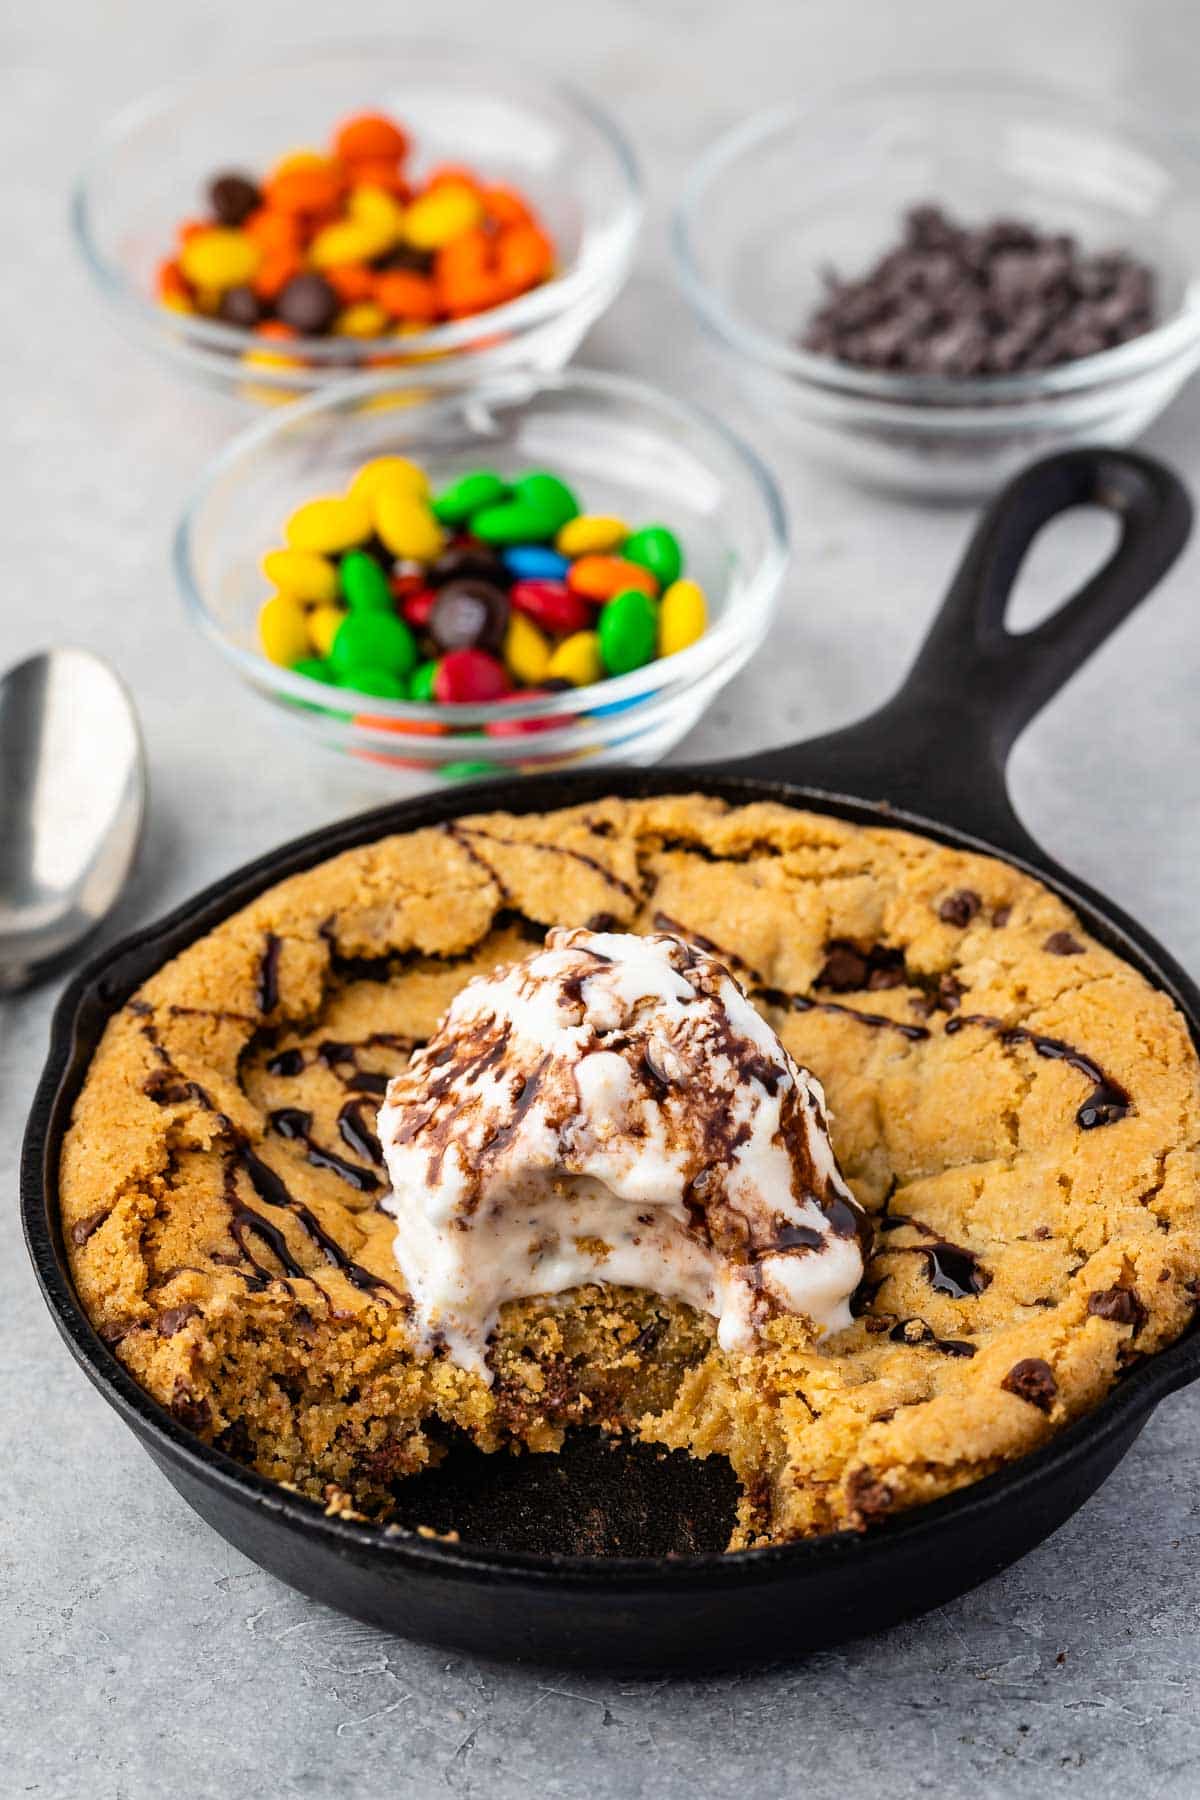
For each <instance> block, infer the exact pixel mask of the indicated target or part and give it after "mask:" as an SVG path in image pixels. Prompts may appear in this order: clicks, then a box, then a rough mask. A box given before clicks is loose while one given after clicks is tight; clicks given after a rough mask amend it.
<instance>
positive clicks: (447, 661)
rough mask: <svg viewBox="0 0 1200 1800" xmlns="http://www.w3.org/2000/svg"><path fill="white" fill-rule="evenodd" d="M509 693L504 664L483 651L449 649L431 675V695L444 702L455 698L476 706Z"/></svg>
mask: <svg viewBox="0 0 1200 1800" xmlns="http://www.w3.org/2000/svg"><path fill="white" fill-rule="evenodd" d="M508 692H509V685H508V676H507V674H506V673H505V670H504V665H503V663H499V662H497V661H496V658H495V657H494V656H489V655H488V653H487V651H486V650H448V651H447V652H446V655H445V656H443V658H442V660H441V661H440V662H439V664H438V666H437V673H436V675H435V676H434V678H433V697H434V699H435V700H439V701H441V702H442V704H443V705H446V704H453V703H454V702H456V701H457V702H460V703H463V702H469V703H471V704H474V705H477V704H479V703H480V702H483V701H488V700H502V699H503V698H504V696H505V694H507V693H508Z"/></svg>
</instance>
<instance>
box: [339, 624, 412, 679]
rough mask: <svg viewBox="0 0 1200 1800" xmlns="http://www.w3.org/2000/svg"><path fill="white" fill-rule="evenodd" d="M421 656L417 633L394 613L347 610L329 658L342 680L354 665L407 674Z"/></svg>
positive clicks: (355, 668)
mask: <svg viewBox="0 0 1200 1800" xmlns="http://www.w3.org/2000/svg"><path fill="white" fill-rule="evenodd" d="M416 660H417V646H416V643H415V642H414V640H413V634H412V632H411V631H410V630H409V629H408V626H407V625H406V624H405V623H404V620H403V619H398V618H396V616H395V614H394V613H384V612H373V611H366V612H351V613H347V614H346V617H345V618H344V619H343V620H342V623H341V625H340V626H339V627H338V634H337V636H336V637H335V638H334V640H333V649H332V650H331V651H330V653H329V661H330V664H331V665H332V668H333V672H334V675H335V676H336V678H337V680H338V681H339V682H345V680H346V677H347V675H348V673H349V672H350V670H351V669H353V670H355V671H356V672H357V671H359V670H363V669H381V670H383V672H384V673H385V674H388V675H407V674H408V672H409V670H410V669H411V668H412V667H413V665H414V664H415V662H416Z"/></svg>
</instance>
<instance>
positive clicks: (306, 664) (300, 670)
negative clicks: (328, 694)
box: [292, 656, 333, 681]
mask: <svg viewBox="0 0 1200 1800" xmlns="http://www.w3.org/2000/svg"><path fill="white" fill-rule="evenodd" d="M292 674H293V675H307V676H308V679H309V680H310V681H332V680H333V676H332V675H331V674H330V672H329V664H328V663H327V662H322V660H321V658H320V657H319V656H302V657H301V658H300V661H299V662H294V663H293V664H292Z"/></svg>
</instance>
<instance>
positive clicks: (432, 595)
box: [392, 582, 437, 631]
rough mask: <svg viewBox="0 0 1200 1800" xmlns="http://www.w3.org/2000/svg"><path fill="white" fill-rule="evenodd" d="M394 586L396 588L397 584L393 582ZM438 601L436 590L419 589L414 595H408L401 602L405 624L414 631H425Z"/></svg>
mask: <svg viewBox="0 0 1200 1800" xmlns="http://www.w3.org/2000/svg"><path fill="white" fill-rule="evenodd" d="M392 585H393V587H394V586H395V583H394V582H393V584H392ZM436 599H437V592H436V590H435V589H434V588H426V587H423V588H417V589H415V591H413V592H412V593H409V594H406V595H405V596H404V598H403V600H402V601H401V602H400V611H401V613H402V614H403V617H404V623H405V624H406V625H411V626H412V628H413V630H414V631H424V629H425V627H426V626H427V625H428V623H429V615H430V613H431V612H432V611H433V604H434V601H435V600H436Z"/></svg>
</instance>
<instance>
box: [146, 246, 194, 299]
mask: <svg viewBox="0 0 1200 1800" xmlns="http://www.w3.org/2000/svg"><path fill="white" fill-rule="evenodd" d="M154 285H155V289H156V291H157V293H158V297H159V299H160V300H161V301H162V302H163V305H164V306H174V307H178V306H180V305H181V304H188V303H190V301H191V298H192V290H191V288H190V287H189V286H188V284H187V278H186V276H185V275H184V273H183V270H182V269H181V268H180V266H179V264H178V263H177V262H176V261H175V259H174V258H173V257H168V258H167V259H166V261H165V262H160V263H159V265H158V271H157V274H156V275H155V280H154Z"/></svg>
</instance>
